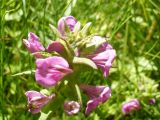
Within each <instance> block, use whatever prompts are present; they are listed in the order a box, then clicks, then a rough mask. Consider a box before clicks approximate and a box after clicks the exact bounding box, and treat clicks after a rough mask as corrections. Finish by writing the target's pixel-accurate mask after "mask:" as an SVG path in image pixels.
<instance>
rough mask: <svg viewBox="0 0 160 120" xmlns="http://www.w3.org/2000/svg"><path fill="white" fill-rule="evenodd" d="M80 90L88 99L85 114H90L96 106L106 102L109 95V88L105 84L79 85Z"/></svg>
mask: <svg viewBox="0 0 160 120" xmlns="http://www.w3.org/2000/svg"><path fill="white" fill-rule="evenodd" d="M80 88H81V90H82V91H83V92H84V93H86V94H87V95H88V97H89V98H90V100H89V101H88V102H87V107H86V111H85V114H87V115H88V114H90V112H91V111H93V110H94V109H96V107H97V106H98V105H99V104H101V103H104V102H106V101H107V100H108V99H109V98H110V96H111V89H110V88H109V87H106V86H91V85H84V84H81V85H80Z"/></svg>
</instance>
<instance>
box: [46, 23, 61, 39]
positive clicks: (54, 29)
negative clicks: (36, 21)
mask: <svg viewBox="0 0 160 120" xmlns="http://www.w3.org/2000/svg"><path fill="white" fill-rule="evenodd" d="M49 26H50V28H51V29H52V30H53V32H54V34H55V35H56V36H57V37H59V38H62V35H61V33H60V32H59V31H58V30H57V28H56V27H55V26H53V25H51V24H49Z"/></svg>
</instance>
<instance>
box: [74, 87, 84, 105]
mask: <svg viewBox="0 0 160 120" xmlns="http://www.w3.org/2000/svg"><path fill="white" fill-rule="evenodd" d="M75 88H76V91H77V96H78V100H79V102H80V104H81V105H83V104H82V97H81V92H80V89H79V86H78V85H77V84H76V85H75Z"/></svg>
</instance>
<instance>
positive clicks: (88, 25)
mask: <svg viewBox="0 0 160 120" xmlns="http://www.w3.org/2000/svg"><path fill="white" fill-rule="evenodd" d="M90 26H91V22H88V23H87V24H86V25H85V26H84V27H83V28H82V30H81V31H80V34H81V35H82V36H83V37H85V36H86V34H87V32H88V30H89V28H90Z"/></svg>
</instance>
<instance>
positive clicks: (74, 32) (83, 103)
mask: <svg viewBox="0 0 160 120" xmlns="http://www.w3.org/2000/svg"><path fill="white" fill-rule="evenodd" d="M90 25H91V23H87V24H86V25H84V26H83V27H81V23H80V22H78V21H77V20H76V19H75V18H74V17H73V16H67V17H62V18H61V19H60V20H59V21H58V28H56V27H54V26H52V25H50V27H51V29H52V30H53V31H54V33H55V34H56V35H57V39H56V40H54V41H52V42H51V43H50V44H49V45H48V47H46V48H45V47H44V46H43V45H42V43H41V42H40V40H39V37H38V36H37V35H35V34H34V33H32V32H30V33H29V34H28V39H24V40H23V42H24V44H25V46H26V48H27V49H28V51H29V52H30V53H31V54H33V56H34V57H35V60H36V61H35V63H36V71H35V79H36V82H37V83H38V84H39V85H40V86H41V87H42V88H43V90H42V91H44V90H45V93H47V94H44V92H38V91H34V90H30V91H27V92H26V93H25V95H26V96H27V98H28V109H29V112H32V113H33V114H36V113H39V112H41V111H43V110H44V111H45V110H46V111H47V110H48V111H54V110H55V109H56V110H58V109H63V110H64V112H65V113H66V114H67V115H74V114H77V113H78V112H79V111H81V112H83V111H84V113H85V114H86V115H89V114H90V113H91V112H92V111H93V110H95V109H96V108H97V106H99V105H100V104H103V103H105V102H106V101H107V100H109V98H110V97H111V89H110V87H108V86H106V85H89V84H86V83H83V81H81V80H80V79H79V77H80V73H82V72H83V73H84V72H86V71H89V70H95V71H98V70H99V71H101V72H102V74H103V75H102V76H103V77H105V78H106V77H108V75H109V71H110V69H111V68H112V63H113V61H114V60H115V57H116V51H115V50H114V49H113V47H112V46H111V45H110V44H109V43H108V42H107V39H106V38H104V37H101V36H98V35H95V34H92V35H88V30H89V27H90ZM85 96H86V97H87V100H85V99H86V98H85V99H83V97H85ZM132 102H133V104H134V102H136V103H135V104H136V106H135V105H130V106H131V107H132V108H130V106H129V105H124V108H123V112H124V113H125V112H126V113H128V112H129V111H131V110H132V109H134V108H136V109H138V108H139V102H138V100H134V101H132ZM49 104H50V105H49ZM54 104H55V106H56V107H55V108H53V109H52V107H50V106H51V105H54ZM130 104H131V103H130ZM47 106H48V107H47ZM128 107H129V108H128Z"/></svg>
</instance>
